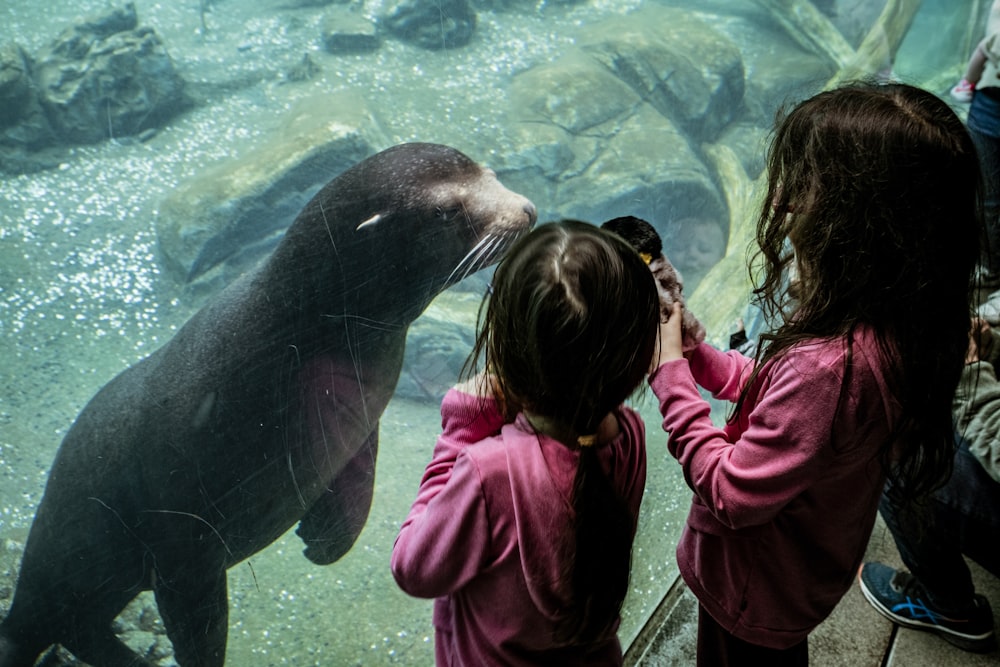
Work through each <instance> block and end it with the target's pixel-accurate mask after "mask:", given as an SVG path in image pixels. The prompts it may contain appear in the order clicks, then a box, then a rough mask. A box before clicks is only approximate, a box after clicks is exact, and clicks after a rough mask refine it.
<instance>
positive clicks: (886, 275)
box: [649, 84, 983, 667]
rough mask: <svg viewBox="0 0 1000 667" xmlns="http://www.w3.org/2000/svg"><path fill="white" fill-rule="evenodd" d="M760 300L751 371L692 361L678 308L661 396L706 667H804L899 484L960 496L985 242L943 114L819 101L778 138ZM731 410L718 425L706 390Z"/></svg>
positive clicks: (924, 100) (956, 131)
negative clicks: (679, 481)
mask: <svg viewBox="0 0 1000 667" xmlns="http://www.w3.org/2000/svg"><path fill="white" fill-rule="evenodd" d="M768 171H769V174H768V190H767V195H766V199H765V200H764V201H765V203H764V205H763V206H762V209H761V212H760V215H759V218H758V223H757V246H758V255H757V257H758V258H759V262H757V263H755V264H754V266H755V267H756V269H758V270H755V271H753V272H752V273H751V275H752V276H753V277H755V278H756V279H757V288H756V290H755V294H756V295H757V296H758V297H759V299H760V301H761V303H762V305H763V306H764V307H765V309H766V311H767V312H768V313H769V314H770V315H771V316H772V321H776V322H777V327H776V328H775V329H774V330H773V331H772V332H771V333H768V334H766V335H763V336H761V341H760V346H759V350H758V352H757V354H756V357H755V358H753V359H750V358H746V357H744V356H743V355H741V354H740V353H739V352H735V351H729V352H721V351H718V350H716V349H714V348H712V347H711V346H709V345H707V344H704V343H703V344H701V345H699V346H698V347H697V348H696V349H694V350H693V351H691V352H687V353H685V352H684V350H683V347H682V336H681V330H680V321H681V318H680V317H678V316H676V315H679V314H680V312H681V311H680V306H679V305H677V306H675V311H674V314H673V315H671V317H670V319H669V320H668V321H667V323H666V324H665V325H663V327H662V330H661V341H662V344H661V346H660V347H659V351H658V354H657V358H656V362H655V370H654V371H653V372H652V373H651V375H650V379H649V382H650V385H651V387H652V389H653V392H654V393H655V394H656V396H657V397H658V398H659V400H660V411H661V413H662V415H663V428H664V430H665V431H667V432H668V433H669V434H670V437H669V442H668V448H669V451H670V454H671V455H672V456H674V457H675V458H676V459H677V461H678V462H679V463H680V465H681V467H682V468H683V471H684V477H685V479H686V480H687V483H688V485H689V486H690V487H691V489H692V491H693V492H694V497H693V499H692V502H691V510H690V513H689V514H688V519H687V524H686V526H685V530H684V532H683V534H682V537H681V540H680V543H679V544H678V546H677V562H678V566H679V568H680V571H681V575H682V576H683V577H684V581H685V582H686V583H687V585H688V587H689V588H690V589H691V591H692V592H693V593H694V594H695V596H696V597H697V598H698V601H699V603H700V615H699V622H698V664H699V665H713V666H725V665H752V664H762V665H769V666H771V667H774V666H782V665H807V664H808V660H809V658H808V644H807V637H808V635H809V633H810V632H811V631H812V630H813V628H815V627H816V626H817V625H819V623H820V622H822V621H823V619H825V618H826V617H827V615H828V614H829V613H830V612H831V611H832V610H833V608H834V607H835V606H836V604H837V602H838V601H839V600H840V599H841V597H842V596H843V595H844V593H845V592H847V590H848V588H849V587H850V586H851V584H852V582H853V580H854V576H855V573H856V572H857V571H858V567H859V566H860V565H861V561H862V557H863V556H864V553H865V547H866V546H867V544H868V539H869V536H870V534H871V530H872V525H873V523H874V521H875V514H876V510H877V508H878V503H879V497H880V495H881V494H882V490H883V486H884V485H885V482H886V479H887V478H888V479H889V480H891V482H892V486H891V487H890V489H891V493H892V494H893V496H894V498H897V499H898V501H899V502H900V503H902V504H904V505H905V506H907V507H909V508H911V511H913V512H915V513H919V504H918V503H915V502H914V501H915V500H916V499H919V498H921V497H924V496H926V494H927V493H928V492H929V491H931V490H933V489H934V488H935V487H936V486H938V485H940V484H941V483H942V482H943V481H944V480H946V479H947V478H948V475H949V474H950V470H951V463H952V460H953V457H954V451H955V435H954V429H953V427H952V415H951V401H952V396H953V395H954V393H955V388H956V386H957V385H958V381H959V378H960V376H961V372H962V367H963V364H964V360H965V355H966V348H967V346H968V330H969V317H970V314H971V312H972V311H971V297H972V294H971V292H972V290H971V287H972V284H973V275H974V270H975V267H976V262H977V260H978V259H979V257H980V238H981V234H982V230H983V225H982V211H981V203H980V202H981V196H980V185H979V184H980V182H981V178H980V174H979V165H978V161H977V157H976V150H975V148H974V146H973V143H972V140H971V139H970V137H969V134H968V132H966V130H965V128H964V127H963V125H962V122H961V120H959V118H958V117H957V116H956V115H955V113H954V112H953V111H952V110H951V109H950V108H949V107H948V105H947V104H945V103H944V102H943V101H941V100H940V99H938V98H937V97H935V96H934V95H932V94H930V93H928V92H925V91H923V90H920V89H918V88H914V87H912V86H907V85H903V84H873V85H866V84H858V85H850V86H846V87H843V88H840V89H837V90H831V91H827V92H823V93H820V94H819V95H816V96H815V97H813V98H811V99H808V100H806V101H804V102H802V103H801V104H799V105H798V106H796V107H795V108H794V109H792V111H791V112H790V113H788V114H787V115H786V116H784V118H783V119H782V120H781V121H780V122H779V124H778V127H777V130H776V133H775V136H774V139H773V143H772V145H771V152H770V156H769V160H768ZM699 385H700V386H701V387H702V388H704V389H706V390H708V391H709V392H711V393H712V394H714V395H715V396H716V397H717V398H719V399H723V400H728V401H732V402H733V404H734V406H733V409H732V412H731V414H730V415H729V418H728V420H727V421H726V423H725V424H724V425H723V426H721V427H717V426H715V425H714V424H713V423H712V420H711V419H709V406H708V403H706V402H705V401H704V400H703V399H702V397H701V395H700V393H699V391H698V386H699Z"/></svg>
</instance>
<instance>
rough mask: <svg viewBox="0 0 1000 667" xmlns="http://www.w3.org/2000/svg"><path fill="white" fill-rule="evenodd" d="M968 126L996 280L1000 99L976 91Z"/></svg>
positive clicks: (989, 264)
mask: <svg viewBox="0 0 1000 667" xmlns="http://www.w3.org/2000/svg"><path fill="white" fill-rule="evenodd" d="M968 128H969V134H970V135H971V136H972V140H973V142H974V143H975V144H976V151H977V152H978V153H979V161H980V165H981V167H982V170H983V181H984V185H985V192H984V193H983V194H984V201H983V204H984V208H985V214H986V231H987V242H988V249H987V251H986V256H985V257H984V260H985V261H984V264H985V266H986V269H987V271H988V274H987V280H989V281H990V282H997V281H998V280H1000V99H998V98H995V97H993V96H991V95H989V94H987V93H982V94H980V93H976V95H975V97H973V100H972V104H971V105H970V107H969V118H968Z"/></svg>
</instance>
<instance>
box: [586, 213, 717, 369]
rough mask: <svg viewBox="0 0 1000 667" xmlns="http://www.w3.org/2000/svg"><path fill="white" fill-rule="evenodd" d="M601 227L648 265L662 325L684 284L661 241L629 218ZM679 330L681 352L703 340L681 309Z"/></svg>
mask: <svg viewBox="0 0 1000 667" xmlns="http://www.w3.org/2000/svg"><path fill="white" fill-rule="evenodd" d="M601 227H602V228H603V229H606V230H608V231H609V232H614V233H615V234H617V235H618V236H620V237H622V238H623V239H625V241H627V242H628V244H629V245H631V246H632V247H633V248H635V249H636V251H637V252H638V253H639V255H640V256H641V257H642V258H643V259H644V260H645V261H646V264H648V265H649V270H650V271H652V272H653V278H655V279H656V290H657V291H658V292H659V293H660V316H661V318H662V319H663V321H664V322H666V321H667V319H669V317H670V311H671V309H672V308H673V305H674V302H675V301H680V302H681V304H683V303H684V296H683V294H682V291H683V289H684V283H683V282H682V281H681V274H680V273H679V272H678V271H677V269H675V268H674V266H673V264H671V263H670V260H668V259H667V258H666V256H665V255H664V254H663V241H662V240H661V239H660V235H659V234H658V233H657V232H656V229H654V228H653V225H651V224H649V223H648V222H646V221H645V220H643V219H641V218H636V217H634V216H631V215H628V216H623V217H620V218H614V219H612V220H608V221H607V222H605V223H604V224H602V225H601ZM681 327H682V330H683V335H684V338H683V343H682V345H683V348H684V351H685V352H688V351H690V350H693V349H694V348H695V347H697V346H698V344H699V343H701V342H703V341H704V340H705V327H704V326H702V324H701V322H699V321H698V318H696V317H695V316H694V313H692V312H691V311H689V310H688V309H687V308H685V309H684V319H683V321H682V322H681Z"/></svg>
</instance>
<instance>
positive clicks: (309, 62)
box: [285, 53, 321, 83]
mask: <svg viewBox="0 0 1000 667" xmlns="http://www.w3.org/2000/svg"><path fill="white" fill-rule="evenodd" d="M320 71H321V70H320V67H319V65H317V64H316V61H315V60H313V58H312V56H311V55H309V54H308V53H305V54H304V55H303V56H302V60H300V61H299V62H297V63H295V64H294V65H292V66H291V67H289V68H288V69H287V70H285V81H286V82H288V83H294V82H296V81H308V80H309V79H311V78H313V77H314V76H316V75H317V74H319V73H320Z"/></svg>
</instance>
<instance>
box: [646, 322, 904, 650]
mask: <svg viewBox="0 0 1000 667" xmlns="http://www.w3.org/2000/svg"><path fill="white" fill-rule="evenodd" d="M852 348H853V349H852V350H851V352H850V357H848V356H847V355H848V346H847V342H846V339H845V338H838V339H832V340H822V341H816V342H812V343H806V344H801V345H798V346H796V347H794V348H793V349H791V350H790V351H788V353H787V354H785V355H784V356H783V357H782V358H780V359H778V360H777V361H774V360H772V361H769V362H767V364H766V365H765V366H764V368H762V369H761V373H760V374H759V375H758V377H757V380H756V383H755V384H756V386H754V387H753V389H752V390H751V392H750V394H749V396H748V397H747V400H746V401H745V403H744V404H743V406H742V408H741V410H740V413H739V414H738V415H737V418H736V420H735V422H728V423H726V425H725V426H724V427H723V428H718V427H716V426H714V425H713V423H712V421H711V419H709V405H708V403H706V402H705V401H704V400H703V399H702V397H701V395H700V394H699V393H698V388H697V387H696V386H695V382H696V381H697V383H698V384H700V385H701V386H702V387H704V388H705V389H707V390H708V391H710V392H711V393H712V394H713V395H714V396H715V397H716V398H719V399H722V400H728V401H735V400H736V399H737V398H738V397H739V393H740V390H741V389H742V387H743V385H744V384H745V382H746V380H747V379H748V377H749V375H750V373H751V371H752V370H753V362H752V360H750V359H747V358H745V357H743V356H742V355H740V354H739V353H737V352H732V351H731V352H727V353H723V352H720V351H718V350H716V349H714V348H712V347H711V346H709V345H706V344H702V345H700V346H699V347H698V348H697V349H696V350H695V351H694V353H693V354H692V356H691V359H690V361H688V360H685V359H681V360H677V361H669V362H667V363H664V364H662V365H661V366H660V367H659V368H658V369H657V370H656V371H655V372H654V373H653V374H652V375H651V376H650V385H651V386H652V388H653V392H654V393H655V394H656V396H657V397H658V398H659V399H660V412H661V414H662V415H663V429H664V430H665V431H667V432H668V433H669V434H670V438H669V444H668V448H669V450H670V453H671V454H672V455H673V456H674V457H675V458H676V459H677V460H678V461H679V462H680V464H681V466H682V468H683V470H684V478H685V480H687V483H688V486H690V487H691V489H692V490H693V491H694V499H693V500H692V503H691V511H690V513H689V514H688V519H687V525H686V526H685V528H684V532H683V534H682V536H681V541H680V543H679V544H678V546H677V562H678V566H679V568H680V571H681V574H682V576H683V577H684V581H685V582H686V583H687V585H688V586H689V587H690V589H691V591H692V592H693V593H694V594H695V596H696V597H697V598H698V600H699V602H700V603H701V605H702V606H703V607H704V608H705V610H706V611H707V612H708V613H709V614H710V615H711V616H712V618H714V619H715V620H716V621H717V622H718V623H719V624H720V625H721V626H722V627H724V628H725V629H726V630H728V631H729V632H730V633H732V634H733V635H735V636H736V637H738V638H740V639H742V640H744V641H747V642H750V643H753V644H757V645H760V646H766V647H770V648H775V649H783V648H788V647H790V646H793V645H795V644H796V643H798V642H800V641H801V640H802V639H804V638H805V637H806V636H807V635H808V634H809V632H810V631H811V630H812V629H813V628H815V627H816V626H817V625H819V623H820V622H821V621H822V620H823V619H825V618H826V617H827V615H829V613H830V612H831V611H832V610H833V608H834V607H835V606H836V604H837V602H838V601H839V600H840V599H841V597H842V596H843V595H844V593H846V592H847V590H848V588H849V587H850V586H851V583H852V582H853V580H854V575H855V573H856V572H857V569H858V566H859V565H860V564H861V560H862V557H863V556H864V553H865V548H866V546H867V544H868V539H869V537H870V535H871V530H872V525H873V524H874V521H875V514H876V510H877V505H878V500H879V496H880V494H881V492H882V487H883V484H884V476H883V473H882V470H881V466H880V465H879V462H878V460H877V455H878V452H879V448H880V447H881V446H883V445H884V444H885V443H886V442H887V440H888V438H889V433H890V430H891V427H892V425H893V424H895V422H896V420H897V417H898V415H899V411H900V407H899V404H898V402H897V401H896V400H895V399H894V398H893V397H892V395H891V393H890V392H889V390H888V387H887V386H886V380H885V377H884V375H883V372H882V367H881V362H880V360H879V357H878V354H877V345H876V341H875V338H874V336H873V335H872V334H871V332H870V331H867V330H865V329H859V330H858V331H856V332H855V334H854V336H853V345H852ZM845 359H849V363H848V364H847V366H846V369H847V372H846V375H845V363H844V362H845Z"/></svg>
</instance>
